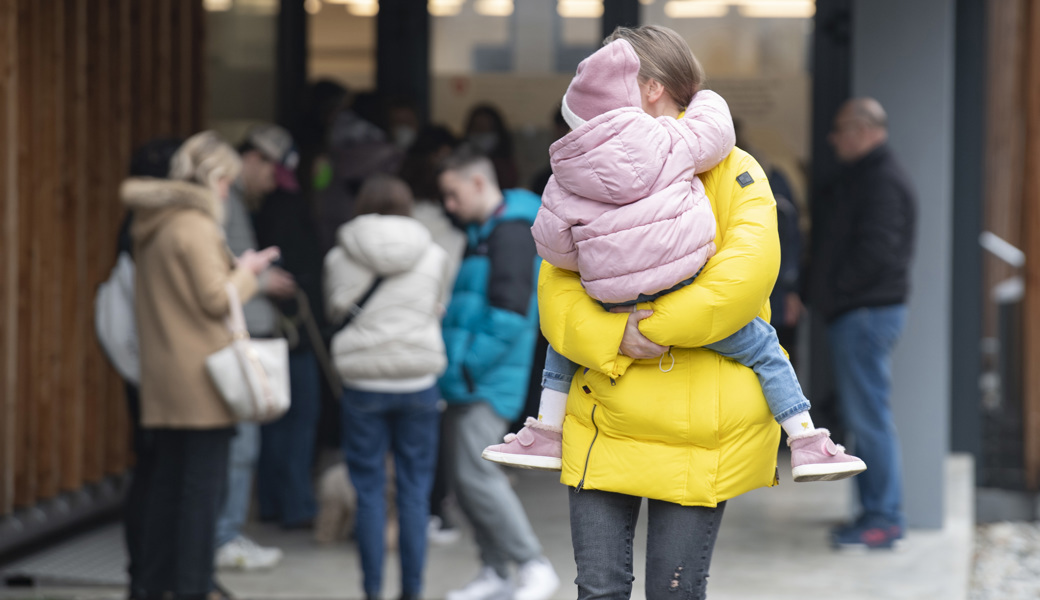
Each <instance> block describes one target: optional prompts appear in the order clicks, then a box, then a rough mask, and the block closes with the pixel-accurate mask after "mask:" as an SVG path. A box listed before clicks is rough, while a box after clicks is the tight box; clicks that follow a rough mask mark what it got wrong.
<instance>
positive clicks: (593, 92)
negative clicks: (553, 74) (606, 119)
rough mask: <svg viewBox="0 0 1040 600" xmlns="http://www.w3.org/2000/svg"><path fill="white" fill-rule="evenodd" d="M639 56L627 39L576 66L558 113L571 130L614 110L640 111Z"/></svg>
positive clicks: (600, 50) (602, 49) (612, 44)
mask: <svg viewBox="0 0 1040 600" xmlns="http://www.w3.org/2000/svg"><path fill="white" fill-rule="evenodd" d="M641 106H642V100H641V98H640V90H639V56H637V55H636V51H635V48H633V47H632V44H631V43H629V42H628V40H615V41H613V42H611V43H609V44H607V45H606V46H603V47H602V48H600V49H599V50H597V51H595V52H593V53H592V55H591V56H589V57H588V58H586V59H585V60H583V61H581V63H580V64H578V71H577V73H575V75H574V79H572V80H571V83H570V85H569V86H567V93H565V94H564V95H563V102H561V104H560V112H561V113H562V114H563V119H564V120H565V121H566V122H567V124H568V125H570V127H571V129H578V128H579V127H581V126H582V125H584V124H585V123H586V122H588V121H590V120H592V119H594V118H596V117H598V116H599V115H602V114H604V113H606V112H609V111H612V110H615V109H618V108H633V107H634V108H640V107H641Z"/></svg>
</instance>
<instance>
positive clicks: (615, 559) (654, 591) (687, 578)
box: [569, 488, 726, 600]
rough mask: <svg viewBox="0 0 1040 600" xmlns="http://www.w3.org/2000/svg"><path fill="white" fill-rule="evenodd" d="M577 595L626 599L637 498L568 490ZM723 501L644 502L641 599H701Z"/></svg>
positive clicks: (581, 599) (639, 500)
mask: <svg viewBox="0 0 1040 600" xmlns="http://www.w3.org/2000/svg"><path fill="white" fill-rule="evenodd" d="M569 498H570V511H571V543H572V544H573V546H574V560H575V562H576V563H577V566H578V577H577V578H576V579H575V580H574V582H575V583H576V584H578V599H579V600H591V599H592V598H596V599H601V600H607V599H617V600H622V599H627V598H631V597H632V582H633V580H634V579H635V577H634V576H633V574H632V542H633V537H634V535H635V529H636V521H637V520H638V519H639V507H640V504H641V503H642V501H643V499H642V498H639V497H636V496H626V495H624V494H615V493H613V492H602V491H597V490H582V491H574V489H573V488H572V489H571V492H570V494H569ZM725 508H726V503H725V502H720V503H719V505H718V506H717V507H715V508H709V507H706V506H680V505H678V504H672V503H671V502H662V501H660V500H648V501H647V513H648V515H647V516H648V521H647V539H646V581H645V587H646V598H647V600H669V599H675V598H683V599H690V600H693V599H697V600H703V599H704V598H705V597H706V595H707V585H708V569H709V567H710V566H711V555H712V553H713V552H714V550H715V540H716V538H717V536H718V534H719V524H720V523H721V522H722V513H723V511H724V510H725Z"/></svg>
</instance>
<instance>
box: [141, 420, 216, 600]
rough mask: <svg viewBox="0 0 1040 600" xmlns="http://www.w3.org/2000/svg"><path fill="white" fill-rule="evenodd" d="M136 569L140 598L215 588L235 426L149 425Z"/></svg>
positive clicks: (190, 595)
mask: <svg viewBox="0 0 1040 600" xmlns="http://www.w3.org/2000/svg"><path fill="white" fill-rule="evenodd" d="M147 431H148V432H149V433H150V434H151V435H152V440H153V443H154V445H153V449H154V461H153V463H152V468H151V473H150V474H145V476H146V477H147V489H146V491H145V494H144V495H145V497H146V501H145V504H146V508H145V517H144V529H143V535H142V538H141V546H142V548H143V562H142V564H141V568H140V569H139V571H138V572H139V580H140V591H141V597H143V598H149V599H151V598H160V597H162V596H163V595H164V594H166V593H171V594H172V595H173V597H174V598H178V599H180V598H184V599H187V598H200V599H201V598H204V597H205V596H206V594H207V593H209V592H210V591H211V590H212V589H213V558H214V557H213V554H214V551H215V550H214V547H213V539H214V536H215V533H216V525H217V517H218V515H219V514H220V510H221V507H222V506H223V503H224V496H225V493H226V487H227V469H228V454H229V451H230V444H231V438H232V437H233V436H234V434H235V429H234V428H221V429H199V430H194V429H150V430H147Z"/></svg>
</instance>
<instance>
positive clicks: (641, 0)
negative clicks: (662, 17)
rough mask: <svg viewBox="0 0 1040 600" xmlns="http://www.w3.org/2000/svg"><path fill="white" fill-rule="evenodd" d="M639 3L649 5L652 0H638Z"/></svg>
mask: <svg viewBox="0 0 1040 600" xmlns="http://www.w3.org/2000/svg"><path fill="white" fill-rule="evenodd" d="M639 3H640V4H642V5H643V6H650V5H651V4H653V3H654V0H639Z"/></svg>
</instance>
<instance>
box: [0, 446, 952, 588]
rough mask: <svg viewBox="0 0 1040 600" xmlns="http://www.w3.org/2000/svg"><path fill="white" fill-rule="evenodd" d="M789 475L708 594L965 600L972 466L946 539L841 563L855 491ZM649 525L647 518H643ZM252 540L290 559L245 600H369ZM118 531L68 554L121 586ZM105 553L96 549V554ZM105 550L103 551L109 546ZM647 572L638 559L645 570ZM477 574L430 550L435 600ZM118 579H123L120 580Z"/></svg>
mask: <svg viewBox="0 0 1040 600" xmlns="http://www.w3.org/2000/svg"><path fill="white" fill-rule="evenodd" d="M784 471H785V469H781V481H783V483H782V484H781V485H780V486H779V487H777V488H772V489H763V490H757V491H755V492H752V493H749V494H746V495H744V496H742V497H740V498H736V499H734V500H733V501H731V502H730V504H729V506H728V508H727V512H726V515H725V518H724V520H723V525H722V529H721V532H720V535H719V541H718V545H717V549H716V554H715V558H714V562H713V565H712V576H711V580H710V584H709V588H708V590H709V597H710V598H712V600H754V599H769V600H787V599H791V600H794V599H796V598H797V599H799V600H801V599H804V598H816V597H820V598H830V599H835V600H867V599H870V600H878V599H886V600H887V599H892V600H904V599H906V600H962V599H966V598H967V590H968V577H969V574H970V572H971V569H970V565H971V556H972V535H973V534H972V532H973V519H972V514H973V506H972V485H973V483H972V481H971V465H970V461H968V460H966V459H962V458H959V457H953V458H951V459H950V460H949V461H948V465H947V472H948V476H947V488H948V489H947V507H948V511H947V519H946V526H945V527H944V528H943V529H942V530H940V531H918V530H911V531H910V533H909V535H908V537H907V539H906V540H905V543H904V544H903V546H902V548H900V549H899V550H897V551H895V552H885V551H878V552H870V553H865V554H846V553H835V552H833V551H832V550H830V549H829V548H828V546H827V543H826V538H827V531H828V529H829V528H830V527H831V526H832V525H834V524H836V523H838V522H840V521H842V520H844V519H846V518H847V517H848V515H849V514H850V512H851V507H852V498H851V492H852V486H851V485H850V483H849V482H847V481H846V482H830V483H814V484H794V483H792V482H791V480H790V477H789V476H788V475H787V473H786V472H784ZM516 480H517V488H518V490H519V491H520V495H521V498H522V499H523V502H524V505H525V506H526V507H527V510H528V513H529V515H531V517H532V519H533V521H534V525H535V529H536V531H537V533H538V535H539V536H540V538H541V541H542V544H543V545H544V546H545V549H546V554H547V556H549V558H550V559H551V560H552V562H553V563H554V565H555V566H556V568H557V570H558V571H559V574H560V578H561V579H562V580H563V582H564V583H563V585H561V587H560V589H559V591H558V592H557V593H556V594H555V596H554V598H559V599H564V598H574V597H575V595H576V591H575V587H574V584H573V583H572V582H573V580H574V564H573V560H572V557H571V548H570V530H569V527H568V519H567V504H566V502H567V498H566V490H565V488H563V487H562V486H560V485H559V484H558V483H557V482H556V479H555V478H554V477H553V476H551V475H548V474H543V473H536V472H531V471H517V472H516ZM644 523H645V519H644ZM249 534H250V535H252V536H253V537H255V539H257V540H258V541H260V542H262V543H265V544H273V545H278V546H280V547H281V548H283V549H284V550H285V552H286V558H285V560H284V562H283V563H282V564H281V565H280V566H279V567H278V568H277V569H275V570H274V571H271V572H269V573H260V574H249V575H245V574H222V575H221V580H222V581H223V582H224V583H225V584H226V585H227V586H228V587H229V588H230V589H231V590H232V591H233V592H235V594H236V595H238V596H239V597H240V598H243V599H252V600H265V599H271V600H282V599H284V600H308V599H314V600H324V599H330V600H331V599H337V600H338V599H344V598H346V599H351V598H360V597H361V596H362V594H361V592H360V583H359V582H360V573H359V569H358V560H357V554H356V552H355V551H354V549H353V547H351V546H350V545H349V544H346V543H343V544H338V545H335V546H332V547H321V546H317V545H316V544H314V543H313V542H312V540H311V539H310V537H309V535H308V534H306V533H304V532H289V533H286V532H282V531H280V530H279V529H277V528H274V527H268V526H265V525H250V527H249ZM119 539H120V538H119V530H118V528H117V527H115V526H113V527H110V528H107V529H103V530H99V531H96V532H93V533H91V534H89V535H88V536H87V537H85V538H83V539H79V540H70V541H69V543H68V544H66V545H65V548H64V550H65V551H66V554H68V553H69V552H71V553H72V554H77V553H78V554H86V553H90V554H92V555H93V556H94V557H95V558H97V557H98V556H108V557H109V558H107V559H105V561H102V562H105V563H106V564H105V565H100V566H99V565H98V561H97V560H94V561H93V563H91V564H92V566H91V567H90V568H91V569H95V571H96V572H95V574H96V575H97V578H102V577H101V575H103V574H102V573H100V571H98V570H104V571H105V572H106V573H108V576H109V577H110V578H111V577H119V576H121V574H120V573H119V571H120V567H119V565H120V564H121V560H122V558H121V556H119V553H120V551H121V546H120V541H119ZM637 539H642V540H643V541H642V543H639V544H638V546H637V557H639V556H644V555H645V554H644V553H643V547H645V528H644V529H643V530H642V532H641V533H640V534H639V536H637ZM92 546H93V548H95V549H94V550H90V549H89V548H91V547H92ZM103 547H104V548H107V550H104V549H102V548H103ZM637 563H638V560H637ZM476 571H477V563H476V550H475V548H474V546H473V544H472V543H471V541H470V540H469V539H467V538H464V539H463V540H461V541H459V542H458V543H456V544H454V545H451V546H443V547H437V546H434V547H431V549H430V554H429V561H428V566H427V573H426V593H425V596H426V597H427V598H443V597H444V593H445V592H446V591H448V590H450V589H452V588H454V587H457V586H459V585H461V584H463V583H465V582H466V581H468V580H469V578H470V577H471V576H473V575H474V574H475V573H476ZM397 572H398V571H397V565H396V561H395V560H393V559H390V560H388V561H387V571H386V581H387V585H386V589H385V593H384V597H385V598H395V597H396V596H397V593H398V586H397V584H396V579H397ZM113 574H114V575H113ZM641 586H642V567H641V565H638V564H637V573H636V583H635V590H634V592H633V598H636V599H637V600H641V599H642V598H644V595H643V593H642V589H641ZM124 597H125V592H124V591H123V589H121V588H118V587H112V586H107V587H106V586H99V585H93V586H90V587H85V586H83V587H74V588H73V587H57V586H43V587H39V586H38V587H36V588H32V589H14V588H0V598H47V599H73V598H75V599H98V600H109V599H112V600H115V599H121V598H124Z"/></svg>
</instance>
